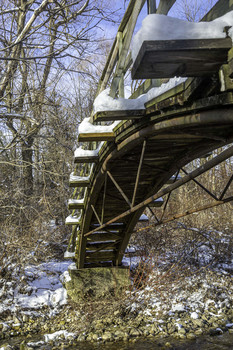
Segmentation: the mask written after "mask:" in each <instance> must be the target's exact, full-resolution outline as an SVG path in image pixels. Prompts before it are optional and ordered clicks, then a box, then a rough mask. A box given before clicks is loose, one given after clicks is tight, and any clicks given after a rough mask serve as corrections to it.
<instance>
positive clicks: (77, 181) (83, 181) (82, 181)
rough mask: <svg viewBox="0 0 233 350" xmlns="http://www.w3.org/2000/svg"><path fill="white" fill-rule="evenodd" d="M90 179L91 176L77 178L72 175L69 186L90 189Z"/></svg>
mask: <svg viewBox="0 0 233 350" xmlns="http://www.w3.org/2000/svg"><path fill="white" fill-rule="evenodd" d="M89 185H90V177H89V176H77V175H73V174H71V175H70V179H69V186H70V187H89Z"/></svg>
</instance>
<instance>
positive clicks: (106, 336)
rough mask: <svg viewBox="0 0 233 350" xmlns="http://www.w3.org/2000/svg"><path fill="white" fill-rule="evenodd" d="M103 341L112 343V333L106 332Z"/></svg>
mask: <svg viewBox="0 0 233 350" xmlns="http://www.w3.org/2000/svg"><path fill="white" fill-rule="evenodd" d="M102 340H103V341H111V340H113V335H112V333H110V332H105V333H104V334H103V336H102Z"/></svg>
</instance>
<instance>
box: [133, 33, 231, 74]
mask: <svg viewBox="0 0 233 350" xmlns="http://www.w3.org/2000/svg"><path fill="white" fill-rule="evenodd" d="M231 47H232V41H231V39H230V38H225V39H192V40H154V41H144V42H143V44H142V47H141V49H140V51H139V54H138V57H137V58H136V60H135V62H134V65H133V67H132V79H149V78H154V79H156V78H171V77H174V76H183V77H199V76H208V75H212V74H213V73H215V72H217V71H218V69H219V67H220V66H221V65H222V64H224V63H227V53H228V50H229V49H230V48H231Z"/></svg>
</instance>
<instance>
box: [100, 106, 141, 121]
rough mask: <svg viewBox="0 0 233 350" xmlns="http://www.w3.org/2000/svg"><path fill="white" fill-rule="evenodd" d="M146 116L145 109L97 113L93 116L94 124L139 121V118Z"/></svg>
mask: <svg viewBox="0 0 233 350" xmlns="http://www.w3.org/2000/svg"><path fill="white" fill-rule="evenodd" d="M144 115H145V110H144V109H132V110H116V111H104V112H97V113H96V114H95V115H94V116H93V123H96V122H102V121H115V120H127V119H129V120H131V119H138V118H142V117H143V116H144Z"/></svg>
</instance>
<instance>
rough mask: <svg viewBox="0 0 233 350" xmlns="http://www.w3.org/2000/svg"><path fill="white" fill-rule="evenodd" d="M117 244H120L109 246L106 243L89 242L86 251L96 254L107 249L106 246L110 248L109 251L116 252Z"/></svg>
mask: <svg viewBox="0 0 233 350" xmlns="http://www.w3.org/2000/svg"><path fill="white" fill-rule="evenodd" d="M116 244H118V242H109V244H108V243H106V242H100V243H99V242H98V243H96V242H87V245H86V250H87V251H89V252H91V251H93V252H95V251H96V250H98V251H101V250H102V249H105V247H106V246H107V247H108V248H107V249H109V250H114V249H116Z"/></svg>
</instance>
